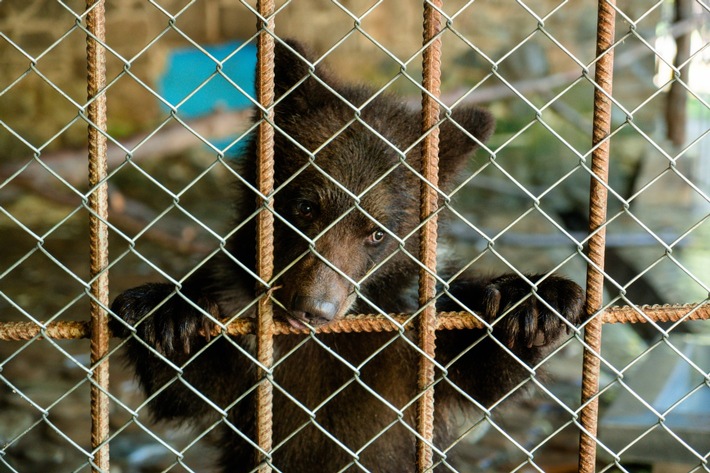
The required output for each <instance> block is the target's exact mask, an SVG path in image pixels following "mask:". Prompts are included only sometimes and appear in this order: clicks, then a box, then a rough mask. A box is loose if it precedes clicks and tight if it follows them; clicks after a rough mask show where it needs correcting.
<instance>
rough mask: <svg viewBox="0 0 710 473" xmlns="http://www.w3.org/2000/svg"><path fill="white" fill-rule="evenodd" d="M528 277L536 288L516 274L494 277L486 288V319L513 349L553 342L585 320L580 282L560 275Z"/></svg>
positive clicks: (498, 335) (502, 339)
mask: <svg viewBox="0 0 710 473" xmlns="http://www.w3.org/2000/svg"><path fill="white" fill-rule="evenodd" d="M526 277H527V279H528V280H530V281H531V282H532V283H537V289H536V290H534V289H533V287H531V286H530V284H529V283H528V282H527V281H525V280H524V279H523V278H521V277H519V276H517V275H505V276H500V277H498V278H496V279H493V280H492V281H490V282H489V283H488V284H487V285H486V287H485V290H484V294H485V295H484V308H485V309H484V315H485V317H486V320H488V321H490V322H495V323H494V334H495V335H496V336H497V338H498V339H499V340H501V341H502V342H503V343H505V344H506V345H507V346H508V347H510V348H518V349H520V348H522V347H527V348H533V347H540V346H546V345H550V344H553V343H555V342H556V341H557V340H558V339H559V338H560V337H561V336H562V335H563V334H564V333H569V332H570V328H571V326H577V325H579V324H580V323H581V322H582V320H583V306H584V291H583V290H582V288H581V287H579V285H577V284H576V283H574V282H572V281H570V280H568V279H565V278H562V277H559V276H547V277H544V276H526ZM538 281H539V283H538ZM501 317H502V318H501ZM499 318H500V320H498V319H499Z"/></svg>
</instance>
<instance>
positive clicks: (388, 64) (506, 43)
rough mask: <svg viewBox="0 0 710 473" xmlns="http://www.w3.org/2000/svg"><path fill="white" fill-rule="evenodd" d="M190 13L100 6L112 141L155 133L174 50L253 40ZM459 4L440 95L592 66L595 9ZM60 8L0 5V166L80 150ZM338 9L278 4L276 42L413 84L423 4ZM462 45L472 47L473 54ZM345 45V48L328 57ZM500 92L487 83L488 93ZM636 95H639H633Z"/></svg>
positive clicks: (73, 45) (226, 11) (74, 79)
mask: <svg viewBox="0 0 710 473" xmlns="http://www.w3.org/2000/svg"><path fill="white" fill-rule="evenodd" d="M185 3H186V2H184V1H181V0H162V1H160V2H159V5H160V6H161V7H162V8H163V10H161V9H159V8H158V7H156V6H155V5H153V4H152V3H150V2H145V1H141V0H130V1H129V0H125V1H120V2H108V3H107V25H106V30H107V42H108V45H109V46H110V48H111V51H110V52H109V53H108V63H107V67H108V77H109V82H110V83H111V85H110V88H109V90H108V92H107V95H108V100H109V131H110V132H111V134H112V135H113V136H116V137H121V136H126V135H130V134H133V133H135V132H137V131H139V130H142V129H144V128H146V127H147V126H151V125H154V124H155V123H156V122H158V120H159V118H160V117H161V115H160V110H159V106H158V100H157V98H156V97H155V96H154V94H153V93H152V92H151V91H150V90H149V88H150V87H153V86H154V85H155V82H156V79H157V77H159V75H160V73H161V71H162V70H163V67H164V63H165V57H166V53H167V52H168V51H169V50H170V49H171V48H174V47H176V46H182V45H187V44H189V42H190V40H191V41H194V42H197V43H199V44H209V43H216V42H222V41H226V40H233V39H243V40H248V39H249V38H252V37H253V35H254V32H255V24H256V22H255V17H254V15H253V13H251V12H250V11H249V9H248V8H247V7H246V6H244V5H242V4H241V3H239V2H234V1H233V0H203V1H198V2H196V3H195V4H192V5H190V6H189V7H185ZM466 3H467V2H464V1H463V0H457V1H452V2H446V7H445V12H446V14H447V15H449V16H450V17H451V18H452V22H451V27H452V31H450V32H447V34H446V35H445V37H444V45H445V46H444V60H445V63H444V84H443V87H444V91H446V90H455V89H459V88H461V87H464V88H468V87H471V86H473V85H475V84H476V82H477V81H478V80H480V79H481V78H484V77H485V76H486V75H488V74H489V72H490V69H491V63H490V62H489V61H490V60H492V61H494V62H496V63H498V71H499V72H500V73H501V74H503V75H505V76H506V78H509V79H510V80H511V81H517V80H522V79H529V78H540V77H546V76H547V75H549V74H553V73H555V72H561V71H569V70H575V69H577V70H579V66H578V65H577V63H576V62H575V60H574V59H573V58H572V56H574V57H575V58H578V60H579V61H581V62H582V63H585V64H586V63H589V62H590V61H592V59H593V58H594V44H593V38H594V29H595V21H596V13H595V12H596V2H593V1H583V2H573V3H574V4H572V3H570V4H564V5H563V6H562V7H560V8H559V9H558V10H556V11H554V13H553V14H552V15H550V16H549V18H546V19H545V20H544V28H543V30H539V29H538V23H539V22H538V20H537V19H536V18H535V17H534V16H533V15H532V14H530V12H528V11H526V9H525V8H523V7H521V6H520V5H519V4H518V3H516V2H501V1H494V0H482V1H477V2H475V3H472V4H471V5H469V6H468V7H467V8H465V9H461V8H462V7H463V6H464V5H465V4H466ZM558 3H559V2H558V1H556V0H535V1H529V2H527V5H528V6H529V8H530V9H531V10H533V11H534V12H535V13H536V14H537V15H538V16H540V17H541V18H544V17H545V16H547V15H548V13H550V11H552V10H553V9H554V8H557V4H558ZM620 3H621V8H623V9H624V11H625V12H626V13H628V14H629V16H630V17H631V18H635V17H637V16H639V15H641V14H643V13H644V12H645V11H646V8H647V6H646V5H645V4H644V5H640V3H641V2H631V1H630V0H626V1H625V2H620ZM66 5H67V7H64V6H63V5H62V4H60V3H59V2H55V1H50V0H32V1H28V0H5V1H2V2H0V31H1V32H2V33H3V34H4V35H5V36H6V38H7V39H8V40H9V41H8V40H4V39H0V91H3V90H4V93H2V95H0V120H2V121H3V122H4V123H5V125H6V126H7V127H8V128H9V130H8V129H6V128H2V129H0V149H2V150H3V154H4V155H5V156H4V157H8V158H13V157H21V156H27V155H28V154H31V149H32V147H36V148H40V149H41V150H42V151H45V150H52V149H57V148H66V147H77V146H81V145H82V144H83V143H84V142H85V136H86V131H85V128H86V126H85V123H84V122H83V121H82V120H81V119H79V118H78V106H81V105H83V104H84V102H85V94H86V85H85V77H86V72H85V70H86V60H85V58H84V55H85V35H84V32H83V31H82V29H81V28H79V27H78V26H77V15H80V14H81V13H82V12H83V2H80V1H75V0H72V1H68V2H66ZM340 5H342V7H343V8H341V7H339V6H337V5H335V4H334V3H333V2H331V1H330V0H307V1H306V0H299V1H295V2H290V3H287V4H286V5H285V6H283V5H281V4H279V8H281V10H280V11H279V13H278V15H277V17H276V25H277V27H276V28H277V29H276V31H277V32H278V34H280V35H282V36H291V37H296V38H299V39H301V40H303V41H304V42H307V43H309V44H312V46H313V48H314V49H316V50H318V51H322V52H326V51H328V52H329V53H328V59H327V62H328V63H329V64H331V65H333V66H334V67H336V68H337V69H338V70H339V71H340V72H341V74H345V75H348V76H351V77H353V78H355V79H356V80H362V81H367V82H374V83H375V84H380V85H384V84H385V83H386V82H387V81H389V80H390V79H391V78H392V77H394V76H395V75H396V74H397V73H398V72H399V70H400V64H399V63H398V62H396V61H394V60H392V59H391V58H390V57H389V56H388V54H387V53H386V52H384V51H383V49H382V48H385V49H387V50H389V51H391V52H392V53H394V54H395V55H396V56H397V57H399V58H401V59H404V60H411V61H410V62H409V63H407V65H406V70H407V73H408V74H410V75H411V76H412V78H413V79H415V80H416V79H417V78H418V77H419V76H420V58H419V57H418V55H417V51H418V49H419V43H420V38H421V26H420V22H421V17H422V13H421V2H419V1H414V0H401V1H396V2H395V1H387V2H382V3H380V4H379V5H377V7H376V8H373V9H372V10H371V11H370V8H371V5H370V3H369V2H363V1H362V0H343V1H341V2H340ZM68 8H71V9H73V12H75V13H72V12H71V11H69V10H68ZM344 9H349V10H350V11H351V12H352V14H350V13H347V12H346V11H345V10H344ZM353 14H354V16H356V17H357V18H358V19H357V20H356V19H355V18H353V16H352V15H353ZM658 16H659V15H658V12H654V13H653V14H651V15H649V16H648V17H647V18H646V19H645V20H644V21H643V22H642V24H641V25H640V28H639V30H640V31H644V30H647V31H653V30H654V28H655V25H656V21H657V19H658ZM173 23H174V26H175V28H173V27H171V24H173ZM622 23H623V22H622ZM620 27H624V25H623V24H622V25H620ZM454 32H455V33H454ZM458 35H461V36H462V37H464V38H466V40H467V41H469V42H471V43H472V44H474V45H475V46H476V48H478V52H474V50H472V49H471V48H470V47H469V46H468V45H467V44H466V42H465V41H464V40H462V39H461V38H460V37H459V36H458ZM548 35H549V36H552V37H554V41H553V40H551V39H550V37H549V36H548ZM368 36H369V37H370V38H372V39H373V40H375V41H376V42H378V43H379V44H380V45H381V46H382V48H381V47H380V46H377V45H376V44H375V43H373V42H372V41H371V39H370V38H368ZM188 38H189V39H188ZM341 40H342V44H340V45H339V46H338V47H337V48H335V49H332V48H333V47H334V45H336V44H338V42H339V41H341ZM556 43H557V44H556ZM511 51H513V52H511ZM486 56H487V58H488V59H487V58H486ZM502 58H505V59H504V60H501V59H502ZM635 68H636V69H637V71H636V73H637V74H638V73H641V74H646V76H647V77H650V76H651V75H652V68H653V60H652V57H651V56H647V60H646V62H645V63H636V64H635ZM639 71H640V72H639ZM496 84H497V83H496V81H494V80H489V81H487V82H485V83H484V84H483V86H488V85H496ZM395 86H396V87H398V88H400V89H401V90H404V91H407V92H411V93H416V92H417V89H416V86H415V85H413V84H412V83H411V82H409V81H407V80H399V81H397V83H396V84H395ZM635 90H636V92H637V93H638V88H636V89H635ZM641 93H642V94H643V93H645V92H641ZM23 141H26V142H27V143H25V142H23ZM28 144H29V146H28Z"/></svg>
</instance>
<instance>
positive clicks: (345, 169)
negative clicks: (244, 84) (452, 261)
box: [274, 40, 494, 327]
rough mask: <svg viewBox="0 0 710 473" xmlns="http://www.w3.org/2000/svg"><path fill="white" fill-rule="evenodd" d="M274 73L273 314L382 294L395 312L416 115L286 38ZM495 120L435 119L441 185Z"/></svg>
mask: <svg viewBox="0 0 710 473" xmlns="http://www.w3.org/2000/svg"><path fill="white" fill-rule="evenodd" d="M275 72H276V78H275V89H276V107H275V118H274V124H275V138H274V145H275V157H274V160H275V189H276V192H275V194H274V208H275V210H276V215H275V224H274V250H275V255H274V259H275V272H274V275H275V277H276V278H277V280H276V281H275V283H274V285H275V286H277V287H279V289H278V290H276V291H275V292H274V299H275V300H276V305H277V307H278V308H280V309H282V311H281V310H277V313H283V315H284V316H285V317H286V319H287V320H289V322H290V323H291V324H292V325H294V326H296V327H303V324H304V323H307V324H309V325H311V326H318V325H322V324H325V323H328V322H329V321H331V320H333V319H335V318H337V317H340V316H342V315H344V314H345V313H346V312H348V311H349V310H351V309H353V306H354V303H355V302H356V300H358V308H359V310H367V311H368V312H373V311H377V310H384V311H389V310H391V309H388V305H389V304H388V300H389V301H395V300H396V301H399V302H400V303H399V304H398V305H397V307H399V308H401V300H402V297H403V294H402V292H406V286H411V285H412V283H413V282H416V278H417V274H418V271H417V268H418V266H417V265H416V264H415V263H414V262H413V259H416V258H417V254H418V250H417V246H418V242H419V235H418V234H419V231H418V229H419V225H420V224H419V213H420V211H419V207H420V205H419V194H420V185H421V179H420V178H419V177H418V174H419V172H420V167H421V148H422V146H421V142H422V139H423V138H422V135H423V133H422V131H421V112H420V111H418V110H414V109H412V108H410V107H408V106H407V105H406V104H404V103H403V102H402V101H401V100H400V99H398V98H396V97H393V96H392V95H390V94H387V93H385V92H382V91H376V90H372V89H368V88H366V87H360V86H353V85H350V84H344V83H343V82H341V80H340V79H338V78H336V77H334V75H333V73H332V72H331V71H329V70H327V69H326V68H324V67H323V66H322V65H320V64H319V60H318V57H317V56H314V55H313V54H312V53H310V52H309V51H308V50H307V49H306V48H304V47H303V46H301V45H300V44H298V43H296V42H293V41H287V42H285V43H280V42H279V41H278V40H277V46H276V54H275ZM442 118H443V115H442ZM493 128H494V120H493V118H492V116H491V115H490V114H489V113H488V112H487V111H484V110H482V109H479V108H476V107H473V106H467V105H460V106H457V107H455V108H454V109H453V110H452V112H451V114H450V116H448V117H446V118H445V119H444V120H443V121H442V122H441V123H440V124H439V130H440V132H439V133H440V144H439V174H438V177H439V186H438V187H439V189H441V190H442V191H443V192H446V191H447V190H448V189H451V188H452V186H453V185H454V184H455V183H456V178H457V177H458V176H459V174H460V173H461V171H462V170H463V168H464V166H465V164H466V162H467V158H469V157H470V156H471V154H472V153H473V152H474V151H475V150H476V149H477V148H478V146H479V145H480V143H481V142H484V141H485V140H486V139H487V138H488V137H489V136H490V134H491V133H492V131H493ZM403 275H404V277H403ZM403 281H404V282H403ZM358 297H360V299H358ZM390 307H394V305H392V306H390Z"/></svg>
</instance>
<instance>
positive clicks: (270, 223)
mask: <svg viewBox="0 0 710 473" xmlns="http://www.w3.org/2000/svg"><path fill="white" fill-rule="evenodd" d="M256 8H257V11H258V13H259V16H260V18H259V20H258V22H257V28H258V29H259V37H258V58H257V72H256V94H257V100H258V102H259V105H260V107H261V109H262V115H261V121H260V122H259V129H258V135H257V142H256V151H257V166H256V179H257V183H256V184H257V187H258V189H259V192H260V195H261V196H262V197H260V202H259V204H260V208H261V211H260V212H259V214H258V215H257V217H256V226H257V228H256V245H257V257H256V271H257V274H258V275H259V277H260V278H261V281H264V282H265V283H266V284H267V286H266V287H264V286H262V287H260V288H259V289H260V291H261V292H262V296H261V299H260V300H259V304H258V308H257V337H256V338H257V359H258V360H259V363H260V368H259V370H258V377H259V386H258V387H257V391H256V409H257V411H256V412H257V416H256V430H257V443H258V445H259V449H258V450H257V464H259V471H260V472H262V473H269V472H271V449H272V437H273V435H272V433H273V413H272V405H273V385H272V382H271V377H272V376H271V366H272V365H273V358H274V343H273V334H274V327H273V325H274V323H273V307H272V304H271V298H270V296H269V294H270V291H269V286H270V283H271V278H272V277H273V271H274V215H273V213H272V209H273V197H272V194H273V191H274V129H273V126H272V125H271V123H272V122H273V118H274V111H273V103H274V37H273V36H272V32H273V31H274V18H273V16H274V10H275V7H274V2H273V0H258V1H257V4H256Z"/></svg>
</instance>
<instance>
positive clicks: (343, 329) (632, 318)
mask: <svg viewBox="0 0 710 473" xmlns="http://www.w3.org/2000/svg"><path fill="white" fill-rule="evenodd" d="M641 314H643V315H641ZM600 320H601V321H602V323H605V324H634V323H646V322H679V321H682V322H688V321H691V320H710V305H707V304H706V305H698V304H683V305H642V306H638V307H636V308H634V307H630V306H617V307H610V308H609V309H607V310H606V311H605V312H604V313H603V315H602V316H601V317H600ZM223 323H224V324H226V326H227V327H226V331H225V332H226V333H227V334H228V335H234V336H236V335H250V334H253V333H256V323H255V321H254V319H250V318H244V319H236V320H233V321H231V322H230V321H229V320H224V321H223ZM414 323H415V322H414V321H413V320H412V315H411V314H390V315H388V316H384V315H371V314H352V315H347V316H345V317H343V318H342V319H338V320H334V321H333V322H331V323H329V324H328V325H324V326H322V327H318V328H317V329H315V330H314V332H315V333H361V332H396V331H398V330H400V328H403V329H404V330H411V329H413V328H414V325H413V324H414ZM405 324H406V325H405ZM484 327H485V325H484V324H483V323H482V322H481V320H480V319H479V318H478V317H476V316H474V315H471V314H470V313H468V312H439V313H438V314H437V318H436V330H465V329H469V330H470V329H481V328H484ZM220 333H221V329H220V328H219V327H215V329H214V330H213V331H212V332H210V336H211V337H213V336H216V335H219V334H220ZM308 333H310V331H309V330H304V329H295V328H293V327H292V326H291V325H289V324H288V323H287V322H283V321H281V320H278V319H277V320H274V321H273V334H274V335H299V334H300V335H303V334H308ZM90 334H91V329H90V324H89V322H82V321H61V322H50V323H48V324H46V327H45V329H44V331H43V330H42V327H41V326H39V325H38V324H36V323H34V322H0V341H22V340H32V339H33V338H35V337H47V338H52V339H55V340H72V339H80V338H89V336H90Z"/></svg>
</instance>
